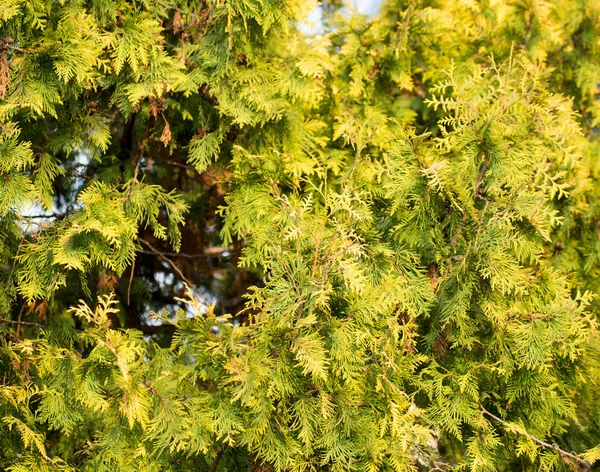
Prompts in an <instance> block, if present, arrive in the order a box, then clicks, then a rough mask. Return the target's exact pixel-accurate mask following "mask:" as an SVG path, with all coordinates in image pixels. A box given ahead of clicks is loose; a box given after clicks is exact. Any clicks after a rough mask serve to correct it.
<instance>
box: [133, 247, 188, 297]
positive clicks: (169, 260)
mask: <svg viewBox="0 0 600 472" xmlns="http://www.w3.org/2000/svg"><path fill="white" fill-rule="evenodd" d="M139 240H140V241H141V242H142V243H143V244H145V245H146V246H147V247H148V249H150V250H151V251H152V252H153V253H154V254H156V255H157V256H160V257H162V258H163V259H164V260H165V261H167V262H168V263H169V264H170V265H171V267H173V269H174V270H175V272H177V274H179V277H181V280H183V281H184V282H185V283H186V284H187V285H188V286H189V287H193V286H194V284H193V283H191V282H190V281H189V280H188V279H187V277H186V276H185V275H183V272H181V269H180V268H179V267H177V265H176V264H175V263H174V262H173V261H172V260H171V259H169V258H168V257H167V255H166V253H164V252H162V251H159V250H158V249H156V248H155V247H154V246H153V245H152V244H150V243H149V242H148V241H146V240H145V239H143V238H139Z"/></svg>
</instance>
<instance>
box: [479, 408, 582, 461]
mask: <svg viewBox="0 0 600 472" xmlns="http://www.w3.org/2000/svg"><path fill="white" fill-rule="evenodd" d="M479 406H480V407H481V411H482V413H483V414H484V415H487V416H489V417H490V418H492V419H494V420H496V421H498V422H499V423H502V425H504V426H505V427H507V428H508V429H510V430H511V431H514V432H516V433H517V434H520V435H521V436H525V437H527V438H529V439H530V440H532V441H533V442H534V443H537V444H539V445H540V446H543V447H547V448H548V449H552V450H554V451H556V452H558V453H559V454H560V455H561V456H563V457H568V458H570V459H573V460H574V461H575V462H577V463H579V464H580V465H581V466H582V467H583V470H585V471H588V470H591V467H592V464H590V463H589V462H588V461H586V460H585V459H582V458H581V457H579V456H578V455H577V454H574V453H571V452H567V451H565V450H563V449H561V448H560V447H558V446H557V445H556V444H550V443H547V442H544V441H542V440H541V439H538V438H536V437H535V436H533V435H532V434H529V433H528V432H521V431H517V430H515V428H514V427H511V425H510V424H509V423H507V422H506V421H504V420H503V419H502V418H499V417H498V416H496V415H494V414H493V413H490V412H489V411H487V410H486V409H485V408H484V407H483V406H482V405H479Z"/></svg>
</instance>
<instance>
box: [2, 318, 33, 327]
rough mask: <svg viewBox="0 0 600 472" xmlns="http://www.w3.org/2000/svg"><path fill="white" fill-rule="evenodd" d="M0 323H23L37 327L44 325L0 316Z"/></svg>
mask: <svg viewBox="0 0 600 472" xmlns="http://www.w3.org/2000/svg"><path fill="white" fill-rule="evenodd" d="M0 323H7V324H16V325H25V326H37V327H39V328H43V327H44V325H42V324H39V323H30V322H29V321H15V320H9V319H7V318H0Z"/></svg>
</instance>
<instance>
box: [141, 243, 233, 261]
mask: <svg viewBox="0 0 600 472" xmlns="http://www.w3.org/2000/svg"><path fill="white" fill-rule="evenodd" d="M137 252H140V253H142V254H154V252H153V251H146V250H144V249H138V250H137ZM226 252H231V253H236V252H238V251H237V250H236V249H235V248H234V247H233V246H228V247H220V246H208V247H206V248H204V250H203V252H200V253H197V254H186V253H184V252H163V253H162V254H163V255H165V256H168V257H185V258H186V259H198V258H201V257H218V256H221V255H222V254H224V253H226Z"/></svg>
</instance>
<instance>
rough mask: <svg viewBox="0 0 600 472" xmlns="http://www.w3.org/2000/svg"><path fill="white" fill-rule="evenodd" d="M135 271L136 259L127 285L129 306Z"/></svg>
mask: <svg viewBox="0 0 600 472" xmlns="http://www.w3.org/2000/svg"><path fill="white" fill-rule="evenodd" d="M134 271H135V260H134V261H133V264H131V272H130V273H129V284H128V285H127V306H129V305H131V303H130V300H131V284H132V282H133V272H134Z"/></svg>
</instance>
